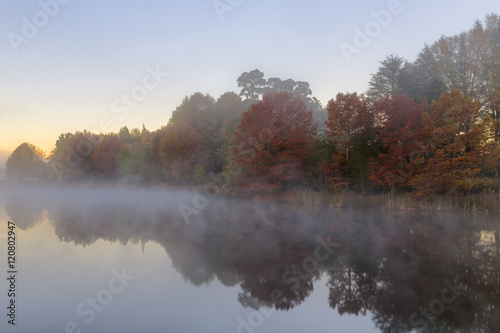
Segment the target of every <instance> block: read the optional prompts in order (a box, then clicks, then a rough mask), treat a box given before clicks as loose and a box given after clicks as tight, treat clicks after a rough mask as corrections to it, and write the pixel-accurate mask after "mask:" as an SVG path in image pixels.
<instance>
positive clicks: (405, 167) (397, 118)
mask: <svg viewBox="0 0 500 333" xmlns="http://www.w3.org/2000/svg"><path fill="white" fill-rule="evenodd" d="M426 108H427V106H426V105H425V104H420V105H415V104H414V102H413V99H411V98H409V97H408V95H407V94H404V95H398V94H395V95H393V96H387V97H383V98H380V99H378V100H377V101H375V102H374V103H373V110H374V112H375V114H377V115H378V117H379V118H380V124H379V127H378V130H377V134H378V138H379V140H380V143H381V152H380V154H379V155H378V157H377V158H372V159H371V161H370V172H369V174H368V178H369V180H370V182H371V183H372V184H374V185H376V186H379V187H382V188H384V189H386V190H387V189H395V188H402V187H406V186H408V181H409V180H410V179H411V176H412V175H413V173H414V172H415V171H416V168H418V164H419V162H420V159H419V156H420V154H421V153H422V152H421V143H422V140H423V127H422V116H423V114H424V111H425V109H426Z"/></svg>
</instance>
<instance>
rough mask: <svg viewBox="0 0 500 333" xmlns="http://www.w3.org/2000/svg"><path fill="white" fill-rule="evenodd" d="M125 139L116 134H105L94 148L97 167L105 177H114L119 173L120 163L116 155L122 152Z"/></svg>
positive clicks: (93, 157)
mask: <svg viewBox="0 0 500 333" xmlns="http://www.w3.org/2000/svg"><path fill="white" fill-rule="evenodd" d="M122 145H123V141H122V140H121V139H120V137H119V136H118V135H116V134H109V135H105V136H104V138H103V139H102V140H101V142H100V143H99V145H98V146H97V147H96V148H95V149H94V152H93V154H92V159H93V160H94V163H95V165H96V167H97V168H98V169H99V170H101V171H102V172H103V176H104V178H114V177H116V176H117V175H118V170H119V163H118V161H117V160H116V156H117V155H118V153H119V152H120V150H121V148H122Z"/></svg>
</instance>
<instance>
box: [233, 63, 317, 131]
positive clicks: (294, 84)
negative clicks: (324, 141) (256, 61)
mask: <svg viewBox="0 0 500 333" xmlns="http://www.w3.org/2000/svg"><path fill="white" fill-rule="evenodd" d="M238 87H241V88H242V89H241V92H240V96H244V97H246V99H245V100H244V101H243V103H244V104H245V105H249V104H248V103H255V102H257V101H259V100H260V99H261V98H262V96H263V95H267V94H273V93H278V92H289V93H292V94H294V95H295V96H297V97H299V98H300V99H301V100H302V101H303V102H304V103H305V105H306V107H307V109H308V110H312V112H313V122H315V123H318V133H319V134H320V135H324V132H325V121H326V118H327V114H326V112H325V110H324V109H323V107H322V105H321V102H320V101H319V100H318V99H317V98H316V97H314V96H313V94H312V90H311V87H310V85H309V83H308V82H305V81H295V80H293V79H286V80H282V79H280V78H278V77H271V78H269V79H267V80H266V79H264V73H262V72H261V71H259V70H258V69H255V70H253V71H251V72H250V73H247V72H245V73H243V74H242V75H241V76H240V77H239V78H238Z"/></svg>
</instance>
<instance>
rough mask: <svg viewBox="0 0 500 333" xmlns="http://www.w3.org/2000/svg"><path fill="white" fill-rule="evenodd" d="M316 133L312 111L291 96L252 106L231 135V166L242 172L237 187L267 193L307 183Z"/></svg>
mask: <svg viewBox="0 0 500 333" xmlns="http://www.w3.org/2000/svg"><path fill="white" fill-rule="evenodd" d="M315 131H316V126H315V125H313V123H312V111H311V110H309V111H308V110H307V108H306V105H305V104H304V102H303V101H302V100H301V99H300V98H298V97H295V96H294V95H293V94H292V93H287V92H280V93H275V94H269V95H266V96H264V98H263V99H262V101H260V102H258V103H255V104H252V106H251V108H250V110H248V111H246V112H245V113H243V115H242V119H241V122H240V124H239V125H238V128H237V130H236V132H235V133H234V147H233V149H232V159H231V163H232V166H233V167H234V166H236V167H239V168H241V169H242V171H241V173H240V175H239V179H238V185H239V186H240V187H242V188H249V189H253V190H259V191H260V190H265V191H268V190H276V189H282V188H286V187H289V186H294V185H300V184H304V183H306V181H307V180H306V174H307V157H308V153H309V149H310V144H311V142H312V139H313V137H314V133H315Z"/></svg>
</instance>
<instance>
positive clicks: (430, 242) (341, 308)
mask: <svg viewBox="0 0 500 333" xmlns="http://www.w3.org/2000/svg"><path fill="white" fill-rule="evenodd" d="M194 197H195V194H193V193H192V192H172V191H166V190H117V189H89V188H78V189H57V188H54V189H26V188H25V189H12V188H7V189H6V188H3V189H2V188H0V225H1V227H0V247H1V249H0V254H1V257H0V261H1V263H2V264H1V265H0V267H1V269H2V273H3V274H4V275H5V276H7V277H8V274H7V270H8V269H7V250H6V249H7V238H6V237H7V232H8V229H7V221H9V220H10V221H13V222H15V223H16V252H17V253H16V266H17V267H16V269H17V270H18V274H17V277H16V278H17V281H16V283H17V285H16V289H17V290H16V291H17V295H16V296H17V298H16V306H17V307H16V326H15V328H14V327H12V326H11V325H8V324H7V321H8V320H9V318H8V317H7V316H6V314H7V309H6V307H7V305H8V302H9V299H8V297H7V291H8V289H9V285H8V283H7V280H6V278H2V282H1V283H0V294H1V295H2V297H0V300H1V302H2V303H1V304H0V305H1V308H2V309H4V310H2V316H1V317H0V318H2V319H1V323H0V331H1V332H11V331H12V332H29V333H31V332H44V333H48V332H51V333H60V332H103V333H104V332H106V333H114V332H138V333H139V332H141V333H145V332H221V333H224V332H227V333H231V332H244V333H251V332H263V333H265V332H306V331H307V332H387V331H388V329H389V326H390V325H391V332H412V331H413V332H491V330H490V329H489V328H488V325H490V326H491V327H492V328H493V329H494V330H495V331H496V332H500V237H499V230H500V223H499V222H498V218H496V217H487V216H486V217H485V216H471V215H463V214H450V213H446V214H444V213H443V214H437V213H432V214H431V213H416V212H407V213H397V212H388V211H382V210H377V209H372V210H369V211H362V210H356V209H341V210H339V209H334V208H323V209H306V208H305V207H300V206H298V205H295V206H294V205H283V204H265V203H260V204H257V203H249V202H245V201H239V200H217V199H211V200H210V201H209V202H207V203H205V202H203V201H200V200H198V199H199V198H195V200H194V202H193V198H194ZM180 208H181V209H180ZM181 210H182V211H183V212H184V217H183V214H182V213H181ZM187 217H188V218H187ZM391 320H392V324H391Z"/></svg>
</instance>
